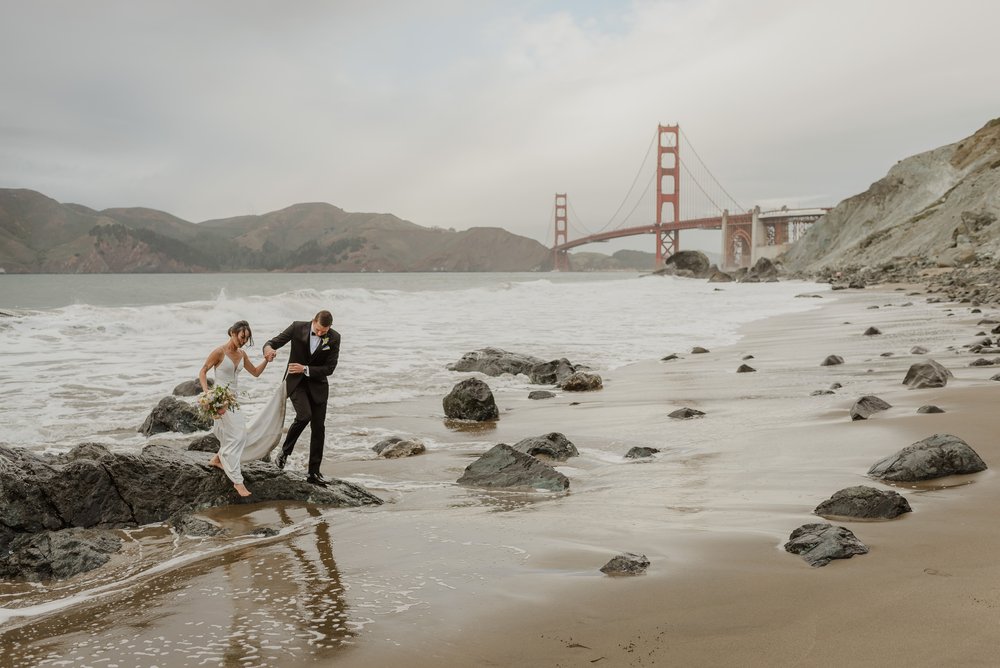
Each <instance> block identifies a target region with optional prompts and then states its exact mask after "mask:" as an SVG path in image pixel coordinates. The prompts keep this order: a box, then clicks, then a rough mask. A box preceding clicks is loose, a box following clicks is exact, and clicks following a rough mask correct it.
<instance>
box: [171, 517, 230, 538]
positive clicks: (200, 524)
mask: <svg viewBox="0 0 1000 668" xmlns="http://www.w3.org/2000/svg"><path fill="white" fill-rule="evenodd" d="M167 524H169V525H170V526H171V527H172V528H173V529H174V531H176V532H177V533H179V534H183V535H185V536H197V537H204V536H221V535H223V534H225V533H226V530H225V529H223V528H222V527H220V526H219V525H218V524H216V523H215V522H210V521H208V520H206V519H205V518H203V517H198V516H196V515H192V514H191V513H178V514H177V515H174V516H173V517H171V518H170V519H169V520H167Z"/></svg>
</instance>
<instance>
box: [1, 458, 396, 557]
mask: <svg viewBox="0 0 1000 668" xmlns="http://www.w3.org/2000/svg"><path fill="white" fill-rule="evenodd" d="M243 475H244V478H245V480H246V485H247V487H248V488H250V490H251V491H252V492H253V496H252V497H250V500H251V501H253V502H262V501H301V502H305V503H314V504H317V505H324V506H334V507H343V506H362V505H372V504H380V503H381V502H382V501H381V500H380V499H379V498H378V497H376V496H374V495H372V494H370V493H369V492H367V491H366V490H364V489H363V488H361V487H358V486H357V485H354V484H351V483H348V482H343V481H333V482H332V484H331V485H330V486H329V487H319V486H316V485H310V484H308V483H307V482H306V481H305V478H304V477H303V476H300V475H297V474H292V473H286V472H284V471H281V470H280V469H278V468H276V467H274V466H272V465H271V464H268V463H266V462H260V461H255V462H248V463H246V464H244V465H243ZM239 502H240V497H239V496H238V495H237V494H236V491H235V490H234V489H233V486H232V484H231V483H230V482H229V479H228V478H226V476H225V474H224V473H222V472H221V471H220V470H219V469H217V468H215V467H212V466H209V465H208V463H207V457H205V456H204V455H203V454H199V453H188V452H186V451H183V450H177V449H174V448H172V447H169V446H165V445H150V446H147V447H146V448H145V449H143V451H142V452H141V453H112V452H111V451H110V450H108V449H107V448H106V447H104V446H102V445H98V444H93V443H88V444H83V445H80V446H77V447H76V448H74V449H73V450H71V451H70V452H69V453H66V454H63V455H58V456H42V455H38V454H35V453H33V452H30V451H27V450H24V449H21V448H9V447H5V446H0V553H3V551H4V549H5V548H7V547H9V546H10V545H12V544H13V542H14V541H15V540H18V537H19V536H21V535H22V534H36V533H41V532H50V531H56V532H58V531H61V530H63V529H69V528H97V529H104V528H118V527H133V526H139V525H143V524H149V523H153V522H162V521H164V520H166V519H167V518H169V517H172V516H176V515H179V514H182V513H186V512H193V511H196V510H200V509H203V508H209V507H212V506H220V505H227V504H233V503H239ZM67 535H73V534H67ZM25 540H26V539H24V538H20V541H21V542H20V543H19V544H24V545H28V543H25V542H24V541H25ZM54 540H59V541H61V540H62V539H61V538H60V539H54ZM49 544H50V545H51V544H54V543H51V542H50V543H49ZM60 544H62V543H61V542H60ZM74 544H75V543H74ZM32 545H35V546H36V547H37V545H38V544H36V543H32ZM30 549H35V547H32V548H30Z"/></svg>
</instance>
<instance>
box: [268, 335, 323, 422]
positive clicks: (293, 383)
mask: <svg viewBox="0 0 1000 668" xmlns="http://www.w3.org/2000/svg"><path fill="white" fill-rule="evenodd" d="M311 326H312V323H311V322H308V321H306V322H302V321H296V322H293V323H292V324H291V325H289V326H288V328H287V329H286V330H285V331H283V332H282V333H281V334H278V335H277V336H276V337H274V338H273V339H271V340H270V341H268V342H267V343H265V344H264V345H265V346H271V347H272V348H274V349H275V350H277V349H278V348H281V347H282V346H283V345H285V344H286V343H289V342H291V344H292V347H291V352H290V353H289V355H288V363H289V364H291V363H293V362H294V363H297V364H303V365H305V366H307V367H309V375H308V376H307V375H305V374H304V373H288V372H287V370H286V372H285V389H286V390H287V392H288V395H289V396H291V394H292V391H293V390H294V389H295V388H296V387H298V386H299V384H300V383H305V384H306V389H308V390H309V394H310V395H311V396H312V398H313V401H317V402H320V403H324V404H325V403H326V400H327V398H328V397H329V395H330V384H329V381H328V378H329V376H330V374H332V373H333V370H334V369H336V368H337V361H338V360H339V359H340V334H339V333H338V332H337V331H336V330H333V329H331V330H329V331H328V332H327V333H326V334H325V335H324V336H323V337H322V338H323V339H325V340H326V343H322V342H321V343H320V346H319V348H317V349H316V352H315V353H310V352H309V330H310V328H311Z"/></svg>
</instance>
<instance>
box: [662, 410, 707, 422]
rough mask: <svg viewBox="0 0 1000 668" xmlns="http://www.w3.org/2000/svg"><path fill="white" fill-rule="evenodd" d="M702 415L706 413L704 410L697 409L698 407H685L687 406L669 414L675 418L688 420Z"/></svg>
mask: <svg viewBox="0 0 1000 668" xmlns="http://www.w3.org/2000/svg"><path fill="white" fill-rule="evenodd" d="M702 415H704V413H703V412H702V411H699V410H697V409H696V408H687V407H685V408H678V409H677V410H675V411H674V412H672V413H670V414H669V415H667V417H672V418H674V419H675V420H688V419H691V418H696V417H701V416H702Z"/></svg>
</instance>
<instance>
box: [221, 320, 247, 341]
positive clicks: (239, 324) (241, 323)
mask: <svg viewBox="0 0 1000 668" xmlns="http://www.w3.org/2000/svg"><path fill="white" fill-rule="evenodd" d="M240 332H246V333H247V345H250V346H252V345H253V332H251V331H250V323H249V322H247V321H246V320H237V321H236V322H234V323H233V326H232V327H230V328H229V331H228V332H226V334H228V335H229V336H233V335H234V334H239V333H240Z"/></svg>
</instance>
